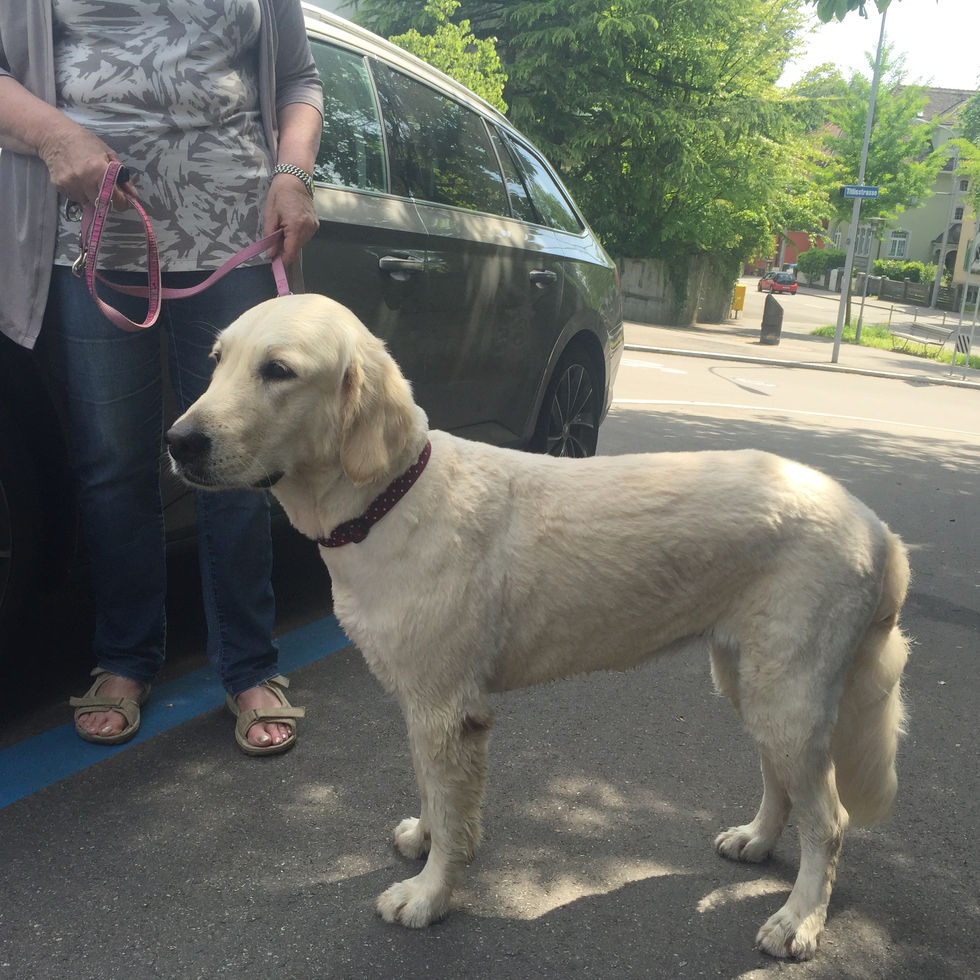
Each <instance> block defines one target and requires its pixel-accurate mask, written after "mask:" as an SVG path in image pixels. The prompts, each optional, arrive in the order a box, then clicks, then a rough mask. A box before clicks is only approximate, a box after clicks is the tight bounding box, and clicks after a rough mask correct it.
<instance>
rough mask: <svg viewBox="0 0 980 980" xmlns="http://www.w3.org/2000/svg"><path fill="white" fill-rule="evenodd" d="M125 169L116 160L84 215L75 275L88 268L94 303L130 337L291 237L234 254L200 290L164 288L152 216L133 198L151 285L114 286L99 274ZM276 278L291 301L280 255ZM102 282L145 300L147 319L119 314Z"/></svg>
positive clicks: (280, 234)
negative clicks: (167, 304)
mask: <svg viewBox="0 0 980 980" xmlns="http://www.w3.org/2000/svg"><path fill="white" fill-rule="evenodd" d="M122 166H123V165H122V164H121V163H119V161H118V160H113V161H112V162H111V163H110V164H109V165H108V166H107V167H106V171H105V173H104V174H103V175H102V184H101V186H100V187H99V195H98V197H97V198H96V200H95V203H94V204H87V205H86V206H85V210H84V211H83V213H82V229H81V239H80V242H81V253H80V254H79V256H78V260H77V261H76V262H75V264H74V265H73V266H72V271H73V272H75V274H76V275H81V274H82V269H84V275H85V282H86V284H87V285H88V291H89V292H90V293H91V294H92V299H94V300H95V302H96V304H97V306H98V307H99V310H100V311H101V312H102V313H103V315H104V316H106V317H107V318H108V319H109V320H110V321H111V322H112V323H114V324H115V325H116V326H117V327H119V328H120V329H122V330H126V331H129V332H135V331H137V330H144V329H146V328H147V327H151V326H153V324H154V323H156V321H157V318H158V317H159V316H160V303H161V300H164V299H186V298H188V297H190V296H195V295H197V294H198V293H201V292H203V291H204V290H205V289H207V288H208V287H209V286H213V285H214V284H215V283H216V282H217V281H218V280H219V279H221V278H222V277H223V276H226V275H227V274H228V273H229V272H231V270H232V269H234V268H237V267H238V266H239V265H241V264H242V262H245V261H247V260H248V259H251V258H254V257H255V256H256V255H261V254H262V253H263V252H264V251H265V250H266V249H268V248H269V247H270V246H271V245H273V244H275V242H277V241H278V240H279V239H281V238H282V237H283V235H284V234H285V232H284V231H283V229H282V228H280V229H278V230H277V231H275V232H273V233H272V234H271V235H266V237H265V238H262V239H259V241H257V242H254V243H253V244H251V245H248V246H246V247H245V248H243V249H242V250H241V251H240V252H237V253H236V254H235V255H233V256H232V257H231V258H230V259H228V261H227V262H225V263H224V265H222V266H220V267H219V268H217V269H215V270H214V272H212V273H211V275H209V276H208V277H207V279H205V280H204V281H203V282H200V283H198V284H197V285H196V286H187V287H185V288H182V289H171V288H167V289H164V288H163V287H162V286H161V282H160V279H161V274H160V255H159V252H158V250H157V240H156V235H154V233H153V226H152V225H151V224H150V219H149V217H148V216H147V213H146V211H144V210H143V207H142V205H141V204H140V203H139V201H138V200H136V198H134V197H130V198H129V203H130V205H131V206H132V207H133V208H135V210H136V212H137V214H139V216H140V218H141V219H142V221H143V227H144V229H145V231H146V272H147V285H146V286H123V285H120V284H118V283H114V282H110V281H109V280H107V279H105V278H104V277H102V276H101V275H99V273H98V271H97V265H98V258H99V247H100V245H101V241H102V232H103V231H104V229H105V223H106V219H107V217H108V215H109V212H110V211H111V209H112V190H113V188H114V187H115V186H116V181H117V179H118V177H119V171H120V170H121V169H122ZM272 274H273V276H274V277H275V280H276V291H277V292H278V294H279V295H280V296H286V295H288V293H289V283H288V282H287V280H286V269H285V266H284V265H283V261H282V257H281V256H279V255H277V256H276V257H275V258H274V259H273V260H272ZM96 280H98V281H99V282H101V283H103V284H104V285H106V286H108V287H109V288H110V289H114V290H115V291H116V292H119V293H125V294H126V295H128V296H143V297H145V298H146V300H147V304H148V305H147V310H146V317H145V318H144V319H143V321H142V322H140V323H137V322H136V321H135V320H130V319H129V317H127V316H124V315H123V314H122V313H120V312H119V310H117V309H115V308H114V307H113V306H110V305H109V304H108V303H106V302H105V301H104V300H103V299H102V298H101V297H100V296H99V293H98V289H97V288H96Z"/></svg>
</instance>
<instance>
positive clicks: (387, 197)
mask: <svg viewBox="0 0 980 980" xmlns="http://www.w3.org/2000/svg"><path fill="white" fill-rule="evenodd" d="M304 11H305V14H306V24H307V31H308V34H309V37H310V41H311V44H312V47H313V53H314V57H315V58H316V62H317V65H318V67H319V70H320V74H321V77H322V79H323V82H324V85H323V91H324V124H323V138H322V142H321V146H320V151H319V156H318V157H317V161H316V168H315V174H314V178H315V183H316V192H315V199H316V209H317V213H318V216H319V219H320V227H319V231H318V233H317V234H316V236H315V237H314V238H313V239H312V240H311V241H310V242H309V244H308V245H307V246H306V248H305V249H304V252H303V268H304V276H305V280H306V288H307V290H309V291H311V292H320V293H324V294H325V295H328V296H330V297H332V298H334V299H336V300H338V301H340V302H341V303H344V304H345V305H347V306H349V307H351V308H352V309H353V310H354V312H355V313H356V314H357V315H358V316H359V317H360V318H361V319H362V320H363V321H364V322H365V323H366V324H367V326H368V327H369V328H370V329H371V330H372V331H373V332H374V333H376V334H377V335H379V336H380V337H382V338H383V339H384V340H385V341H386V343H387V345H388V347H389V349H390V350H391V352H392V354H393V355H394V357H395V358H396V359H397V361H398V362H399V364H400V365H401V367H402V370H403V371H404V373H405V374H406V375H407V377H408V378H409V379H410V380H411V382H412V385H413V389H414V391H415V396H416V400H417V401H418V402H419V403H420V404H421V405H422V407H423V408H424V409H425V410H426V412H427V413H428V416H429V421H430V424H431V425H432V427H433V428H440V429H446V430H449V431H452V432H455V433H456V434H458V435H462V436H466V437H468V438H473V439H478V440H483V441H486V442H492V443H495V444H498V445H506V446H513V447H515V448H524V449H532V450H535V451H540V452H549V453H552V454H554V455H570V456H588V455H592V454H593V453H594V452H595V448H596V440H597V436H598V428H599V424H600V422H601V421H602V420H603V418H604V417H605V414H606V412H607V410H608V408H609V404H610V401H611V399H612V389H613V381H614V379H615V376H616V371H617V368H618V365H619V360H620V357H621V355H622V350H623V319H622V298H621V292H620V286H619V278H618V275H617V272H616V268H615V265H614V263H613V262H612V260H611V259H610V258H609V256H608V255H607V254H606V253H605V251H604V250H603V248H602V246H601V245H600V244H599V242H598V240H597V239H596V237H595V235H594V234H593V233H592V231H591V230H590V229H589V227H588V225H587V224H586V222H585V220H584V218H583V217H582V215H581V213H580V212H579V210H578V208H577V207H576V205H575V203H574V202H573V200H572V198H571V196H570V195H569V194H568V192H567V190H566V189H565V188H564V187H563V186H562V183H561V181H560V180H559V178H558V177H557V175H556V173H555V171H554V170H553V169H552V167H551V166H550V165H549V164H548V162H547V161H546V160H545V159H544V157H543V156H542V155H541V154H540V152H539V151H538V150H537V149H535V147H534V146H533V145H532V144H531V143H530V142H529V141H528V140H527V139H526V138H525V137H524V136H523V135H522V134H521V133H520V132H518V131H517V130H516V129H514V128H513V126H511V125H510V123H509V122H508V121H507V119H506V118H505V117H504V116H503V115H502V114H500V113H499V112H497V111H496V110H495V109H494V108H493V107H491V106H490V105H488V104H487V103H486V102H484V101H483V100H482V99H480V98H479V97H478V96H476V95H474V94H473V93H472V92H470V91H469V90H468V89H466V88H464V87H463V86H462V85H460V84H458V83H457V82H455V81H453V80H452V79H450V78H448V77H446V76H445V75H443V74H442V73H441V72H439V71H436V70H435V69H434V68H432V67H430V66H429V65H427V64H425V63H424V62H422V61H420V60H419V59H418V58H415V57H414V56H412V55H410V54H408V53H407V52H406V51H404V50H402V49H401V48H398V47H396V46H395V45H392V44H390V43H389V42H387V41H385V40H383V39H382V38H379V37H377V36H376V35H374V34H372V33H370V32H369V31H366V30H364V29H362V28H360V27H358V26H356V25H354V24H352V23H350V22H349V21H346V20H344V19H343V18H340V17H338V16H336V15H334V14H331V13H328V12H326V11H323V10H321V9H319V8H317V7H314V6H312V5H309V4H304ZM151 217H152V216H151ZM0 339H2V338H0ZM164 360H165V359H164ZM171 414H173V413H171ZM162 485H163V488H164V494H165V499H166V501H167V510H168V527H169V528H170V529H171V532H172V533H173V534H179V533H180V532H181V531H183V532H184V533H187V532H188V531H189V529H190V528H191V527H192V520H191V517H192V511H190V509H189V507H188V506H187V502H188V500H189V495H188V493H187V491H186V489H185V488H183V487H179V486H177V484H176V482H175V481H174V480H173V479H172V478H164V480H163V482H162ZM68 487H69V481H68V477H67V465H66V449H65V443H64V439H63V436H62V432H61V426H60V424H59V421H58V415H57V413H56V411H55V410H54V407H53V406H52V404H51V402H50V401H49V400H48V399H47V398H46V396H45V395H44V393H43V389H42V387H41V384H40V381H39V379H38V377H37V375H36V371H35V370H34V366H33V363H32V361H31V358H30V355H29V352H27V351H24V350H21V349H20V348H17V347H16V346H15V345H13V344H12V343H9V342H5V343H3V344H2V345H0V628H2V624H3V620H4V618H5V617H9V616H10V615H12V614H13V610H14V609H15V607H16V606H17V605H18V603H19V601H20V600H21V599H22V598H23V596H24V594H25V592H26V591H27V590H28V589H29V588H31V587H33V584H34V583H35V582H36V581H37V573H38V571H39V569H40V570H45V569H46V570H50V569H52V568H58V567H65V566H66V565H67V564H68V563H69V562H70V561H71V556H72V553H73V545H74V534H73V530H72V529H73V528H74V503H73V501H72V499H71V493H70V490H69V489H68Z"/></svg>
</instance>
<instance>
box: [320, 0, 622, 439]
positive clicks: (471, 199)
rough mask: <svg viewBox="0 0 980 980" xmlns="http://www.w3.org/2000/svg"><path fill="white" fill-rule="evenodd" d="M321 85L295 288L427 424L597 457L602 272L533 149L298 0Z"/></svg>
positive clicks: (483, 106) (467, 101)
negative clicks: (366, 346)
mask: <svg viewBox="0 0 980 980" xmlns="http://www.w3.org/2000/svg"><path fill="white" fill-rule="evenodd" d="M306 14H307V19H306V23H307V30H308V33H309V36H310V40H311V43H312V46H313V54H314V57H315V59H316V62H317V65H318V67H319V69H320V74H321V77H322V79H323V90H324V126H323V139H322V141H321V143H320V153H319V157H318V159H317V164H316V173H315V175H314V176H315V178H316V182H317V190H316V203H317V211H318V214H319V218H320V231H319V234H318V235H317V236H316V237H315V238H314V240H313V241H312V242H310V244H309V245H307V246H306V249H305V250H304V270H305V275H306V281H307V288H308V289H311V290H315V291H316V292H322V293H325V294H327V295H328V296H332V297H333V298H334V299H337V300H339V301H340V302H342V303H344V304H345V305H346V306H349V307H351V308H352V309H353V310H354V311H355V312H356V313H357V314H358V316H359V317H360V318H361V319H362V320H363V321H364V322H365V323H366V324H367V325H368V327H369V328H370V329H371V330H372V331H374V332H375V333H377V334H378V335H379V336H381V337H383V338H384V339H385V341H386V342H387V343H388V346H389V348H390V350H391V351H392V353H393V354H394V356H395V358H396V360H397V361H398V362H399V364H400V365H401V367H402V370H403V371H404V372H405V373H406V375H408V377H409V378H410V379H411V381H412V384H413V387H414V389H415V393H416V397H417V398H418V400H419V402H420V404H421V405H422V406H423V407H424V408H425V410H426V411H427V412H428V414H429V420H430V424H431V425H432V426H433V428H440V429H448V430H451V431H453V432H455V433H457V434H459V435H464V436H469V437H472V438H474V439H480V440H484V441H488V442H493V443H497V444H500V445H512V446H520V447H530V448H533V449H537V450H541V451H547V452H551V453H555V454H562V455H575V456H584V455H591V454H592V453H594V452H595V447H596V438H597V434H598V426H599V423H600V421H601V420H602V418H603V417H604V415H605V413H606V410H607V408H608V406H609V402H610V398H611V393H612V384H613V379H614V378H615V374H616V368H617V366H618V363H619V357H620V355H621V353H622V343H623V327H622V307H621V300H620V292H619V284H618V278H617V275H616V270H615V266H614V265H613V263H612V261H611V260H610V258H609V257H608V256H607V255H606V253H605V252H604V251H603V249H602V246H601V245H600V244H599V243H598V241H597V240H596V238H595V236H594V235H593V234H592V232H591V231H590V230H589V228H588V226H587V224H586V223H585V221H584V220H583V218H582V216H581V215H580V214H579V212H578V210H577V208H576V207H575V205H574V203H573V202H572V199H571V197H570V196H569V194H568V192H567V191H566V190H565V189H564V188H563V187H562V185H561V183H560V181H559V180H558V178H557V177H556V176H555V174H554V172H553V171H552V170H551V168H550V167H549V166H548V164H547V163H546V162H545V160H544V159H543V158H542V156H541V155H540V153H538V151H537V150H535V149H534V147H533V146H532V145H531V144H530V143H529V142H528V141H527V139H525V138H524V137H523V136H522V135H521V134H520V133H518V132H517V131H516V130H515V129H513V127H512V126H510V124H509V123H508V122H507V120H506V119H505V118H504V116H502V115H501V114H500V113H498V112H497V111H496V110H495V109H493V108H492V107H491V106H489V105H488V104H487V103H486V102H484V101H483V100H482V99H479V98H478V97H477V96H475V95H474V94H473V93H472V92H470V91H469V90H468V89H466V88H464V87H463V86H461V85H459V84H457V83H456V82H454V81H453V80H452V79H450V78H447V77H446V76H445V75H443V74H442V73H441V72H438V71H436V70H435V69H433V68H431V67H430V66H428V65H426V64H425V63H424V62H422V61H420V60H419V59H417V58H415V57H413V56H412V55H410V54H408V53H407V52H405V51H403V50H402V49H400V48H398V47H396V46H394V45H392V44H389V43H388V42H387V41H384V40H382V39H381V38H379V37H377V36H376V35H374V34H371V33H370V32H368V31H365V30H363V29H361V28H359V27H357V26H356V25H354V24H351V23H350V22H349V21H345V20H343V19H342V18H340V17H337V16H335V15H333V14H329V13H326V12H324V11H322V10H319V9H317V8H315V7H312V6H310V5H307V7H306Z"/></svg>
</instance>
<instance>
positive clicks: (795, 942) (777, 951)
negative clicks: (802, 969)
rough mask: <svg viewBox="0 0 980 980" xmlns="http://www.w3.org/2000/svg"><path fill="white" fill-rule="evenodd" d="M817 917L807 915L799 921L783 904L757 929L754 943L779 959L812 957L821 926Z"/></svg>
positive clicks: (815, 949) (764, 951) (806, 958)
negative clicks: (757, 932)
mask: <svg viewBox="0 0 980 980" xmlns="http://www.w3.org/2000/svg"><path fill="white" fill-rule="evenodd" d="M818 919H820V917H819V916H809V917H808V918H807V919H806V920H804V921H801V920H800V919H799V918H798V917H797V916H794V915H793V914H792V913H791V912H788V911H787V910H786V907H785V906H784V907H783V908H781V909H780V910H779V911H778V912H776V914H775V915H773V916H771V917H770V919H769V920H768V921H767V922H766V923H765V925H764V926H763V927H762V928H761V929H760V930H759V934H758V936H756V938H755V944H756V946H757V947H758V948H759V949H760V950H762V952H763V953H768V954H769V955H770V956H776V957H778V958H779V959H792V960H810V959H813V956H814V954H815V953H816V952H817V940H818V938H819V936H820V931H821V928H822V925H821V923H820V922H818V921H816V920H818Z"/></svg>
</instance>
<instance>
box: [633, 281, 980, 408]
mask: <svg viewBox="0 0 980 980" xmlns="http://www.w3.org/2000/svg"><path fill="white" fill-rule="evenodd" d="M800 294H801V295H806V294H810V295H820V294H818V293H817V292H816V291H813V292H810V291H809V290H802V289H801V290H800ZM823 295H825V296H830V295H831V294H823ZM777 299H779V300H780V302H781V305H782V306H783V327H782V332H781V335H780V340H779V344H778V345H764V344H761V343H760V342H759V338H760V333H761V324H762V316H761V313H760V312H758V311H757V310H755V309H752V308H747V309H746V310H745V312H744V313H742V314H740V315H739V317H738V319H729V320H726V321H725V322H724V323H720V324H711V323H698V324H695V325H694V326H691V327H663V326H651V325H648V324H643V323H630V322H627V323H626V325H625V326H626V349H627V350H638V349H639V350H649V351H651V352H653V353H657V354H684V355H687V356H689V357H707V358H712V359H714V360H735V361H748V362H757V363H770V364H778V365H781V366H784V367H796V368H809V369H811V370H820V371H838V372H842V373H845V374H866V375H871V376H874V377H885V378H897V379H899V380H903V381H907V382H912V383H918V384H941V385H951V386H954V387H962V388H975V389H980V371H977V370H976V369H974V368H971V369H967V370H966V371H965V374H966V377H965V379H964V367H963V358H962V357H960V358H959V359H958V360H959V363H958V365H957V367H956V368H955V369H954V370H953V372H952V374H950V365H949V364H942V363H940V362H939V361H933V360H930V359H928V358H925V357H916V356H915V355H912V354H903V353H901V352H900V351H889V350H880V349H878V348H875V347H859V346H855V345H854V344H841V347H840V352H839V356H838V361H837V363H836V364H834V363H832V361H831V357H832V356H833V349H834V342H833V340H832V339H831V338H828V337H816V336H813V334H812V333H811V332H810V331H811V329H812V327H809V326H799V325H794V323H793V312H794V311H793V307H792V306H791V302H792V300H790V299H788V298H784V297H777ZM784 299H785V301H784ZM751 305H752V306H754V305H757V304H751ZM892 305H894V307H895V311H896V315H898V314H899V313H901V314H902V316H903V317H904V319H906V320H908V321H911V319H912V315H913V310H914V307H908V308H907V309H906V308H904V307H902V308H901V310H900V307H899V304H888V305H887V306H885V307H884V316H883V317H882V319H887V310H888V307H890V306H892ZM746 306H747V307H750V304H748V303H747V304H746ZM872 309H874V310H875V311H876V312H881V308H880V307H878V306H877V304H875V306H874V307H872V306H870V304H869V308H867V309H866V310H865V321H864V322H865V323H869V322H870V323H874V322H876V321H877V319H878V317H877V316H874V315H873V316H872V317H871V318H870V319H869V316H868V313H869V312H870V311H871V310H872ZM917 315H918V319H919V320H920V321H922V320H928V317H924V316H923V315H922V311H918V313H917ZM855 316H856V313H855ZM937 322H938V321H937Z"/></svg>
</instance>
